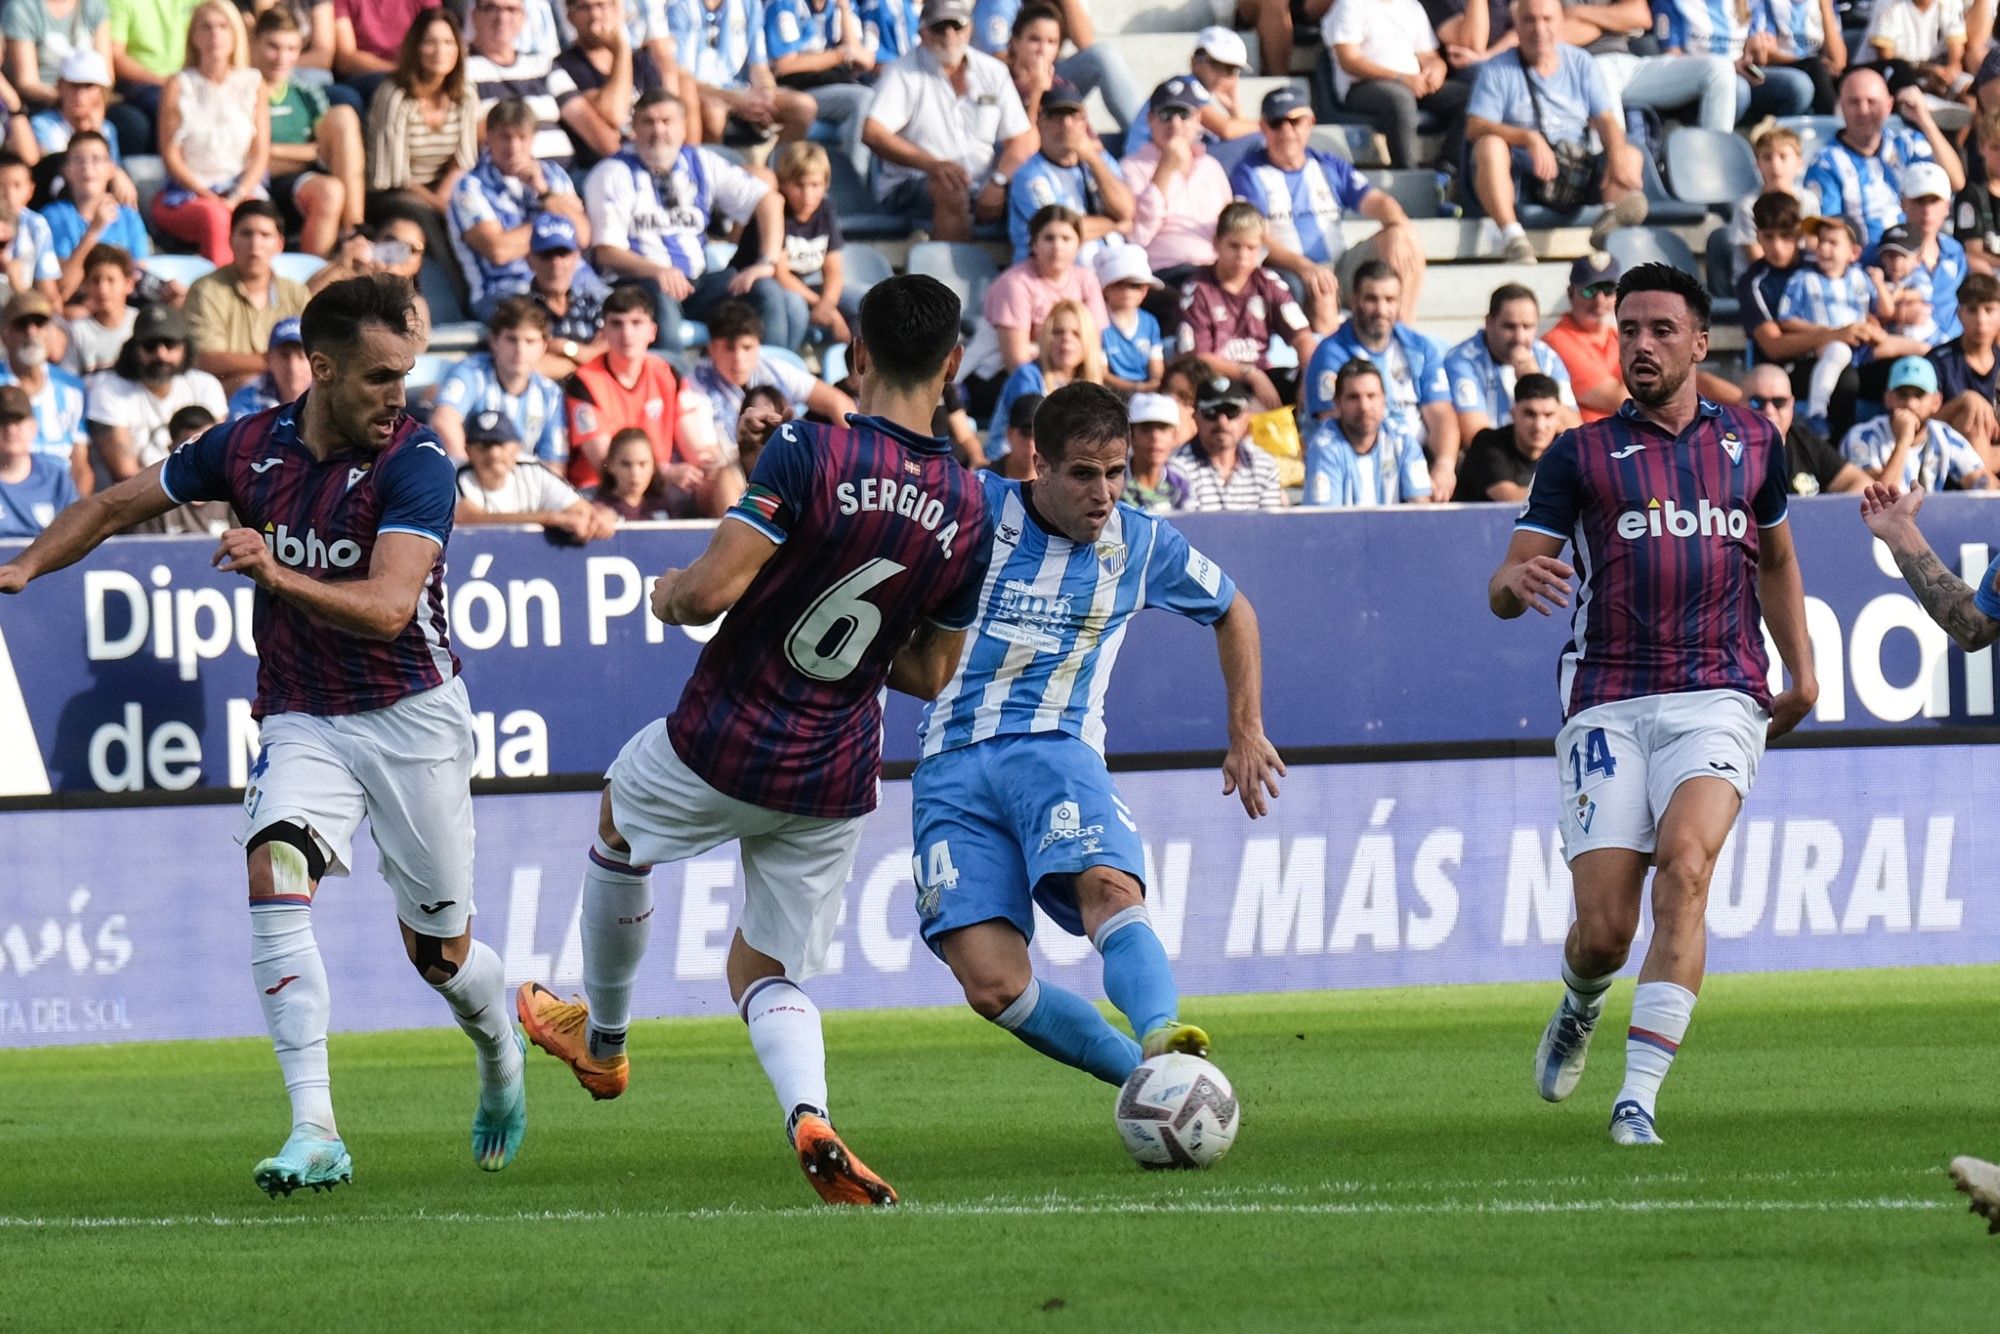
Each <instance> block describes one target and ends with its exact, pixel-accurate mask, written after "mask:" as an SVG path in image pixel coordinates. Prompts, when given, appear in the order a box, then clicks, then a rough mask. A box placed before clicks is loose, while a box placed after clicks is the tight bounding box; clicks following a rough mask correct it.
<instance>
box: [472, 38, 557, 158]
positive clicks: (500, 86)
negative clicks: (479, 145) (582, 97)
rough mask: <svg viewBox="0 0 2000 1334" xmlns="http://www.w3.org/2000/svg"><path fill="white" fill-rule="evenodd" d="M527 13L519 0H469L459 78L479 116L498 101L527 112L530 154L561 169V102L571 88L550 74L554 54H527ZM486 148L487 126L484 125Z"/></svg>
mask: <svg viewBox="0 0 2000 1334" xmlns="http://www.w3.org/2000/svg"><path fill="white" fill-rule="evenodd" d="M526 19H527V9H526V7H525V6H524V5H523V3H522V0H472V40H471V42H470V44H469V46H468V49H467V50H466V53H465V77H466V79H467V80H468V81H469V82H470V83H471V84H472V86H473V88H474V89H475V90H477V91H478V93H479V114H480V115H482V116H488V117H490V116H491V115H492V112H493V108H494V107H495V106H497V105H499V104H500V103H501V102H520V103H522V104H524V105H525V106H526V107H527V108H528V110H529V111H530V112H531V113H532V116H533V119H532V121H531V122H530V126H529V128H530V130H531V134H530V136H529V145H530V150H529V151H530V152H532V153H533V155H534V156H535V158H536V159H537V160H539V161H540V162H542V163H543V164H544V165H546V166H552V167H557V168H562V169H565V170H567V168H568V167H569V162H570V143H569V132H568V131H567V130H565V129H563V122H562V110H561V104H562V100H563V99H564V98H566V97H567V96H569V94H571V93H572V92H574V91H575V89H574V88H573V87H572V86H571V84H570V82H569V76H568V75H567V74H557V73H556V72H555V54H556V53H555V52H554V51H553V50H551V51H548V52H546V53H543V52H536V51H530V50H528V49H526V47H525V44H524V43H523V42H522V31H523V26H524V24H525V22H526ZM486 133H487V141H488V142H487V147H488V148H491V147H492V134H493V122H492V121H491V120H490V119H489V120H488V121H487V123H486Z"/></svg>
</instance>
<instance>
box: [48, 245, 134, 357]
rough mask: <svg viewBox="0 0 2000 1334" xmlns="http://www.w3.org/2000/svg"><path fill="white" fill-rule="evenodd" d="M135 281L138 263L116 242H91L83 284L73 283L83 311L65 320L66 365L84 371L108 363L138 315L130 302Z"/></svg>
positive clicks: (116, 354)
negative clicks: (79, 285)
mask: <svg viewBox="0 0 2000 1334" xmlns="http://www.w3.org/2000/svg"><path fill="white" fill-rule="evenodd" d="M138 286H139V269H138V266H137V265H136V264H134V263H133V262H132V256H131V254H130V253H128V252H127V251H125V250H122V249H120V248H119V247H117V246H115V245H94V246H92V247H91V248H90V251H89V253H88V254H86V255H85V256H84V260H83V286H82V287H80V288H78V289H77V299H78V300H79V301H81V302H82V303H83V310H82V313H81V314H73V315H71V316H70V317H69V319H68V320H67V321H65V323H66V324H67V326H68V328H69V347H68V348H67V349H66V350H65V351H64V352H63V358H62V367H63V369H64V370H66V371H68V372H69V373H70V374H71V375H75V376H78V377H82V376H86V375H95V374H97V373H98V372H99V371H105V370H110V369H111V365H112V363H113V362H115V361H117V360H118V349H119V348H121V347H124V346H125V340H126V339H128V338H130V337H131V336H132V322H133V321H134V320H136V319H137V318H138V316H139V312H138V311H137V310H135V309H133V307H132V305H131V300H132V293H133V292H134V291H136V290H137V289H138Z"/></svg>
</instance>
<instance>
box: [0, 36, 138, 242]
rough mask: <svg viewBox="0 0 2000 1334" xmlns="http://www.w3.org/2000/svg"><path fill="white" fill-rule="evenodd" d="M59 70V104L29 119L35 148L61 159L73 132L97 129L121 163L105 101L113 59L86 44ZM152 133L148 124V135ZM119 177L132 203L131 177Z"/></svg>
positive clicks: (116, 130) (121, 190)
mask: <svg viewBox="0 0 2000 1334" xmlns="http://www.w3.org/2000/svg"><path fill="white" fill-rule="evenodd" d="M18 7H19V6H14V5H9V6H6V7H5V10H4V11H0V12H12V11H13V10H14V9H16V8H18ZM0 22H4V19H0ZM59 69H60V74H61V77H60V78H59V79H58V80H57V81H56V89H55V91H56V104H55V105H54V106H52V107H50V108H48V109H47V110H45V111H37V112H36V113H35V114H34V115H33V117H31V118H30V120H29V131H30V137H31V138H33V140H34V144H35V151H36V152H37V153H38V154H40V155H41V156H42V157H44V158H47V157H57V158H60V157H61V155H62V154H63V152H64V151H65V150H66V149H68V148H69V141H70V136H71V135H74V134H76V133H78V132H79V131H82V130H95V131H96V132H97V133H99V134H101V135H103V136H104V142H105V144H106V146H107V147H108V148H109V149H110V151H111V161H112V163H113V164H114V165H116V164H117V163H119V162H121V161H122V160H123V157H122V154H121V152H120V149H121V146H122V144H121V138H122V136H121V131H120V130H119V128H118V126H117V125H116V124H114V123H113V122H112V120H111V117H110V115H109V111H110V108H109V106H107V105H106V100H105V99H106V98H108V97H109V96H110V94H111V64H110V62H109V61H107V60H106V59H105V58H104V57H103V56H102V55H100V54H99V53H98V52H97V50H96V49H95V48H93V47H84V48H83V49H81V50H77V51H72V52H70V53H69V54H68V55H67V56H64V57H63V62H62V65H61V66H60V67H59ZM9 130H10V134H9V139H10V141H13V136H12V134H11V130H12V126H11V125H10V126H9ZM150 136H151V127H150V126H149V127H147V133H146V136H145V137H150ZM24 156H25V154H24ZM51 166H52V167H53V168H59V167H60V166H61V164H60V162H57V163H54V164H51ZM118 177H119V193H120V195H121V196H123V198H121V200H120V201H119V202H121V203H131V202H133V200H134V199H136V198H137V195H136V192H135V193H132V194H127V193H126V191H127V190H130V189H132V180H131V178H130V177H129V176H126V175H125V173H124V171H123V170H122V169H121V170H120V171H119V172H118Z"/></svg>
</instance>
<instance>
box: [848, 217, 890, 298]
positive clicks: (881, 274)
mask: <svg viewBox="0 0 2000 1334" xmlns="http://www.w3.org/2000/svg"><path fill="white" fill-rule="evenodd" d="M843 225H844V224H843ZM840 260H841V272H840V286H841V291H842V293H843V298H842V299H843V300H844V299H845V295H844V294H845V293H848V292H852V293H853V294H854V296H855V298H856V299H857V300H858V299H859V298H860V297H861V296H862V295H863V294H864V293H865V292H867V290H868V289H869V288H871V287H873V286H874V285H875V284H876V283H879V282H881V281H882V280H883V279H884V278H892V277H894V276H895V273H896V271H895V270H894V269H893V268H891V267H890V266H889V260H888V258H887V257H886V256H884V255H883V253H882V252H881V251H879V250H877V249H876V248H875V247H874V246H872V245H853V244H849V245H844V246H842V247H841V248H840Z"/></svg>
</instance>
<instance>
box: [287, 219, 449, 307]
mask: <svg viewBox="0 0 2000 1334" xmlns="http://www.w3.org/2000/svg"><path fill="white" fill-rule="evenodd" d="M426 248H427V244H426V242H425V240H424V229H423V228H422V227H420V226H418V225H417V223H416V222H415V221H414V220H412V219H410V218H408V217H404V216H401V215H395V214H392V215H390V217H388V218H387V219H386V220H384V221H383V223H382V224H381V225H380V226H379V227H377V226H370V225H369V224H368V223H365V222H364V223H362V224H361V225H360V226H359V227H356V228H355V229H354V231H353V232H352V233H350V234H349V235H348V237H347V238H346V239H345V240H343V241H342V242H341V243H340V248H339V249H337V250H335V251H334V252H333V258H332V259H331V260H329V261H328V262H327V263H325V264H323V265H321V266H320V267H319V268H318V269H317V270H315V271H314V272H313V275H312V276H311V277H310V278H307V279H306V290H307V291H308V292H313V293H317V292H320V291H321V290H323V289H325V288H326V287H327V286H329V285H330V284H333V283H336V282H341V281H343V280H345V279H348V278H358V277H360V276H362V275H363V274H368V273H393V274H395V275H396V276H397V277H398V278H407V279H409V281H410V285H411V286H412V287H417V286H420V285H421V282H422V270H423V267H424V252H425V250H426ZM412 299H413V300H414V302H415V304H416V307H417V313H418V316H419V318H420V319H421V320H422V322H423V328H424V329H425V330H426V331H428V330H429V328H430V322H431V308H430V304H429V303H428V302H426V301H425V300H424V297H423V293H421V292H417V293H415V294H414V295H413V298H412ZM426 336H427V337H428V333H427V334H426Z"/></svg>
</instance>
